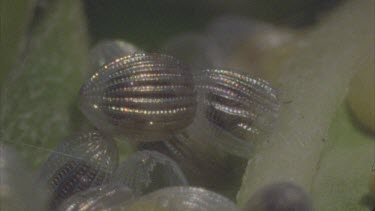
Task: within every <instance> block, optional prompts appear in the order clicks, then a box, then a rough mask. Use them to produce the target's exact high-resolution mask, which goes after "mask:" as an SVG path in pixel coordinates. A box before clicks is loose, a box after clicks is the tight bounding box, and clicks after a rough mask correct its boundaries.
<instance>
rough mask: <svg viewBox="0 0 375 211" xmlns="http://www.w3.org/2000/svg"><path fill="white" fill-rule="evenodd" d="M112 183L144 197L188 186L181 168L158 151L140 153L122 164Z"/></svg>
mask: <svg viewBox="0 0 375 211" xmlns="http://www.w3.org/2000/svg"><path fill="white" fill-rule="evenodd" d="M111 183H114V184H123V185H126V186H128V187H129V188H131V189H132V190H133V191H134V194H135V195H136V196H139V195H143V194H145V193H147V192H151V191H153V190H156V189H160V188H162V187H166V186H183V185H188V183H187V180H186V178H185V176H184V174H183V173H182V171H181V169H180V167H179V166H178V165H177V163H176V162H174V161H173V160H172V159H170V158H169V157H167V156H165V155H163V154H161V153H159V152H156V151H148V150H144V151H139V152H136V153H134V154H133V155H131V156H130V157H129V158H128V159H127V160H126V161H124V162H123V163H122V164H120V166H119V168H118V169H117V170H116V171H115V173H114V174H113V177H112V179H111Z"/></svg>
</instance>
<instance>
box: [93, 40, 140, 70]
mask: <svg viewBox="0 0 375 211" xmlns="http://www.w3.org/2000/svg"><path fill="white" fill-rule="evenodd" d="M141 52H142V50H140V49H139V48H137V47H136V46H135V45H133V44H131V43H129V42H125V41H122V40H104V41H101V42H99V43H97V44H96V45H95V46H94V47H93V48H92V49H91V50H90V54H89V72H90V73H93V72H94V71H96V70H98V69H99V68H100V67H101V66H103V65H104V64H107V63H109V62H111V61H114V60H115V59H117V58H121V57H124V56H127V55H130V54H133V53H141Z"/></svg>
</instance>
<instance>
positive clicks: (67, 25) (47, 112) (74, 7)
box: [0, 0, 88, 166]
mask: <svg viewBox="0 0 375 211" xmlns="http://www.w3.org/2000/svg"><path fill="white" fill-rule="evenodd" d="M48 6H49V8H48V10H46V13H45V14H44V18H43V19H42V20H40V21H39V22H38V24H37V25H36V26H34V27H33V30H32V31H31V32H30V35H29V36H30V37H28V38H27V39H28V40H29V41H28V42H29V44H28V46H27V49H25V51H24V56H23V57H21V58H18V59H17V62H16V63H17V66H16V67H15V68H14V70H13V71H12V72H11V74H10V75H9V77H8V78H7V79H6V81H5V83H4V84H2V95H1V119H0V121H1V122H0V124H1V127H2V128H1V130H2V131H1V132H2V141H4V142H5V143H7V144H9V145H13V146H14V147H16V148H17V149H18V150H19V151H21V152H22V153H23V154H24V156H26V158H27V160H28V161H30V162H31V163H32V164H33V165H34V166H37V165H38V164H40V163H41V162H43V161H44V159H45V158H46V156H47V155H48V154H49V152H50V151H51V149H53V148H54V146H55V145H56V143H57V142H59V141H61V140H62V139H63V138H64V137H66V136H68V135H70V133H72V132H73V131H74V130H76V129H77V128H78V125H80V124H81V117H80V112H78V111H77V105H76V104H77V102H76V98H77V95H78V90H79V87H80V85H81V83H82V82H83V80H82V77H83V73H84V71H85V68H86V64H87V54H88V53H87V48H88V47H87V32H86V23H85V19H84V16H83V14H82V8H81V2H80V1H76V0H55V1H51V2H50V4H49V5H48Z"/></svg>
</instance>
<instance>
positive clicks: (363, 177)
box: [312, 104, 375, 211]
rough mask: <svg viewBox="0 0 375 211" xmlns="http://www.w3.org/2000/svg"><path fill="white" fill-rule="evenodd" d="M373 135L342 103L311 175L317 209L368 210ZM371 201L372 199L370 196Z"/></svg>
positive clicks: (374, 142)
mask: <svg viewBox="0 0 375 211" xmlns="http://www.w3.org/2000/svg"><path fill="white" fill-rule="evenodd" d="M374 154H375V140H374V135H371V134H366V133H364V132H363V131H362V130H360V129H359V128H358V127H357V126H356V124H355V122H354V121H353V119H352V118H351V116H350V114H349V111H348V109H347V107H346V105H345V104H344V105H342V106H341V107H340V108H339V110H338V111H337V114H336V117H335V118H334V119H333V122H332V125H331V127H330V129H329V132H328V139H327V145H326V146H325V148H324V150H323V152H322V156H321V159H320V162H319V168H318V171H317V173H316V176H315V178H314V183H313V187H312V194H313V198H314V202H315V206H316V209H317V210H327V211H330V210H332V211H333V210H369V207H367V206H369V205H372V207H374V206H375V204H374V202H371V196H370V195H369V194H368V193H369V181H370V175H371V166H372V164H373V162H374V159H375V157H374ZM372 201H373V199H372Z"/></svg>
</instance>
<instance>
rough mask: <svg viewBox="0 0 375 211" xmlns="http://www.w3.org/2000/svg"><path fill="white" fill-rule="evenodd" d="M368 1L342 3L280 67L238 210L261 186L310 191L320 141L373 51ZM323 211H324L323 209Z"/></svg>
mask: <svg viewBox="0 0 375 211" xmlns="http://www.w3.org/2000/svg"><path fill="white" fill-rule="evenodd" d="M373 11H374V4H373V1H371V0H360V1H359V0H357V1H345V3H344V4H342V5H341V6H340V7H339V8H337V9H336V11H334V12H333V13H332V14H331V15H330V16H329V17H327V18H326V19H323V20H322V21H321V24H320V25H319V26H317V27H315V28H313V29H311V31H310V32H308V34H307V35H306V36H305V37H304V38H303V40H302V41H301V42H299V43H296V48H297V50H296V53H295V54H294V55H292V56H291V57H290V58H289V59H287V60H285V61H283V63H282V64H281V66H280V68H281V70H282V71H281V72H282V76H281V77H280V79H279V81H278V82H279V84H280V92H281V101H282V102H287V101H288V102H290V103H288V104H284V105H282V108H281V111H280V116H279V121H278V122H277V123H276V125H275V130H274V133H273V134H271V135H270V137H269V141H266V142H264V143H260V144H259V147H258V149H257V150H256V152H255V153H254V156H253V157H252V158H251V159H250V160H249V163H248V166H247V169H246V172H245V174H244V176H243V182H242V187H241V189H240V191H239V193H238V196H237V199H238V203H239V205H240V206H243V205H244V204H245V203H246V201H247V200H248V199H249V198H250V196H252V195H253V194H254V193H255V192H256V191H257V190H258V189H259V188H261V187H262V186H264V185H267V184H270V183H274V182H279V181H291V182H294V183H296V184H298V185H300V186H302V187H303V188H305V189H306V190H308V191H309V190H310V189H311V186H312V182H313V178H314V175H315V174H316V172H317V165H318V162H319V160H320V155H321V151H322V149H323V147H324V140H325V139H326V135H327V132H328V128H329V126H330V123H331V120H332V118H333V117H334V114H335V113H336V110H337V108H338V107H339V106H340V105H341V104H342V100H343V99H344V97H345V95H346V90H347V89H348V87H349V82H350V79H351V78H352V76H353V74H354V73H355V70H356V67H357V65H358V63H360V62H361V61H362V59H363V58H364V57H366V56H367V55H368V54H369V52H371V48H372V46H374V39H373V38H374V34H373V30H372V27H371V26H373V25H374V19H373ZM323 210H325V209H323Z"/></svg>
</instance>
